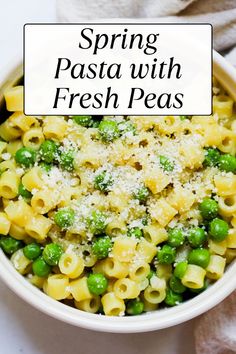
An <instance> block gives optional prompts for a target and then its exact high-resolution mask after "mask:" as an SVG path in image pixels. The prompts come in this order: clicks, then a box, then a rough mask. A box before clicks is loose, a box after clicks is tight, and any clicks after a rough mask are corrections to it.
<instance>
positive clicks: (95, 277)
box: [87, 273, 108, 295]
mask: <svg viewBox="0 0 236 354" xmlns="http://www.w3.org/2000/svg"><path fill="white" fill-rule="evenodd" d="M87 285H88V289H89V291H90V293H91V294H94V295H101V294H103V293H104V292H105V291H106V290H107V287H108V281H107V279H106V277H105V276H104V275H103V274H100V273H95V274H90V275H89V276H88V278H87Z"/></svg>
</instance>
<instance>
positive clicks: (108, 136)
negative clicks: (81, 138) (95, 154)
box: [98, 120, 120, 142]
mask: <svg viewBox="0 0 236 354" xmlns="http://www.w3.org/2000/svg"><path fill="white" fill-rule="evenodd" d="M98 130H99V134H100V136H101V138H102V140H103V141H105V142H111V141H113V140H115V139H116V138H118V137H119V135H120V132H119V128H118V124H117V123H116V122H115V121H113V120H102V121H101V122H100V124H99V126H98Z"/></svg>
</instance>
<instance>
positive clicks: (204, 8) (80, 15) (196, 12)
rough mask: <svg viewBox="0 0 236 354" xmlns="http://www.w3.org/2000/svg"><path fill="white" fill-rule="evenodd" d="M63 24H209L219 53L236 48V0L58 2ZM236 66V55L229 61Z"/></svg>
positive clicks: (76, 0) (69, 0)
mask: <svg viewBox="0 0 236 354" xmlns="http://www.w3.org/2000/svg"><path fill="white" fill-rule="evenodd" d="M57 4H58V6H57V12H58V18H59V20H60V21H61V22H77V21H79V20H95V19H111V18H112V19H114V18H116V19H123V18H126V19H135V18H139V19H144V20H145V21H155V22H207V23H211V24H212V25H213V26H214V47H215V49H216V50H218V51H225V50H227V51H228V50H230V49H231V48H232V47H233V46H236V0H57ZM228 60H230V61H231V62H232V63H234V64H235V65H236V52H235V51H234V52H233V53H232V54H231V55H230V56H229V57H228Z"/></svg>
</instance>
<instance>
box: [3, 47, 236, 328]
mask: <svg viewBox="0 0 236 354" xmlns="http://www.w3.org/2000/svg"><path fill="white" fill-rule="evenodd" d="M213 60H214V68H215V69H216V72H215V74H216V77H217V79H219V81H221V82H222V80H223V81H224V79H223V78H222V76H221V75H222V74H223V75H224V76H225V78H226V80H227V84H228V85H233V84H234V85H235V82H236V70H235V69H234V68H233V67H232V66H231V65H230V64H229V63H228V62H227V61H226V60H225V59H224V58H223V57H222V56H221V55H220V54H218V53H217V52H215V51H214V53H213ZM18 62H19V61H16V60H14V65H13V64H12V62H11V63H10V64H9V66H8V70H6V72H5V75H3V74H2V75H0V82H2V81H3V80H6V79H7V78H8V77H9V75H10V74H11V73H12V72H13V70H14V68H16V67H18V68H19V65H16V64H17V63H18ZM12 68H13V70H12ZM235 272H236V261H233V262H232V263H231V264H230V265H229V266H228V268H227V270H226V272H225V274H224V275H223V277H222V278H221V279H219V280H217V281H216V282H215V283H214V284H213V285H211V286H210V287H209V288H208V289H207V290H205V291H204V292H203V293H201V294H199V295H198V296H196V297H194V298H193V299H191V300H188V301H186V302H184V303H182V304H180V305H178V306H175V307H172V308H167V309H161V310H157V311H153V312H148V313H145V314H142V315H138V316H133V317H131V316H130V317H109V316H104V315H97V314H91V313H87V312H84V311H81V310H78V309H75V308H72V307H70V306H67V305H65V304H63V303H61V302H59V301H56V300H53V299H52V298H50V297H49V296H48V295H46V294H44V293H43V292H42V291H41V290H39V289H38V288H36V287H35V286H34V285H32V284H30V283H29V281H28V280H26V278H25V277H23V276H22V275H21V274H19V273H18V272H17V271H16V270H15V269H14V267H13V266H12V264H11V262H10V261H9V259H8V258H7V257H6V256H5V254H4V253H3V251H0V278H1V279H2V280H3V282H4V283H5V284H6V285H7V286H8V287H9V288H10V289H11V290H12V291H13V292H14V293H16V294H17V295H18V296H19V297H20V298H22V299H23V300H24V301H26V302H28V303H29V304H30V305H32V306H33V307H35V308H36V309H38V310H40V311H42V312H44V313H45V314H47V315H50V316H51V317H53V318H56V319H58V320H61V321H63V322H66V323H68V324H71V325H74V326H78V327H82V328H86V329H91V330H96V331H101V332H111V333H136V332H149V331H154V330H159V329H163V328H168V327H171V326H174V325H177V324H180V323H182V322H185V321H188V320H190V319H192V318H194V317H196V316H198V315H200V314H202V313H204V312H206V311H207V310H209V309H211V308H212V307H214V306H216V305H217V304H218V303H219V302H221V301H222V300H223V299H224V298H226V297H227V296H228V295H229V294H230V293H231V292H233V291H234V290H235V289H236V277H235Z"/></svg>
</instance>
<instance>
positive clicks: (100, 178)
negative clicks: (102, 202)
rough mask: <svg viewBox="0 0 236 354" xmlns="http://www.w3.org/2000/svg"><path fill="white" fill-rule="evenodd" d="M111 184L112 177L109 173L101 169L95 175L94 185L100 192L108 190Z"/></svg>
mask: <svg viewBox="0 0 236 354" xmlns="http://www.w3.org/2000/svg"><path fill="white" fill-rule="evenodd" d="M112 184H113V178H112V176H111V174H110V173H108V172H106V171H103V172H101V173H99V174H98V175H96V176H95V179H94V187H95V188H96V189H99V190H100V191H102V192H108V191H109V190H110V187H111V186H112Z"/></svg>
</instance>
